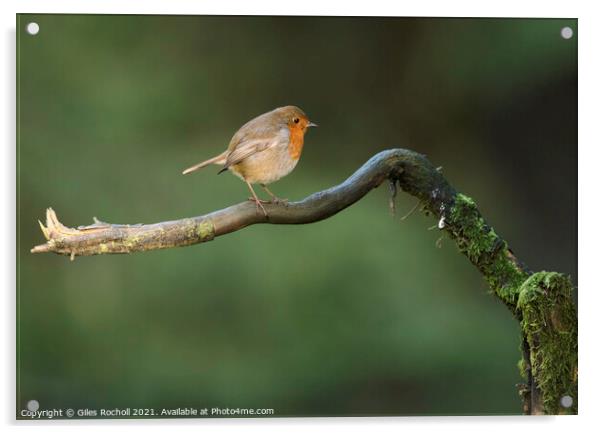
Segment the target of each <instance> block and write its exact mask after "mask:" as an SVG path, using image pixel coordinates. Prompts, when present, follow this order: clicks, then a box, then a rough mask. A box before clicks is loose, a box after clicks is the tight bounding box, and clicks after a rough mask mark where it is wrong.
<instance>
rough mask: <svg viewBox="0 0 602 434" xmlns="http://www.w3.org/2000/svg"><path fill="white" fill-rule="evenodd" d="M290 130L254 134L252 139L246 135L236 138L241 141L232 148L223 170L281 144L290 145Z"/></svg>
mask: <svg viewBox="0 0 602 434" xmlns="http://www.w3.org/2000/svg"><path fill="white" fill-rule="evenodd" d="M288 135H289V132H288V129H286V128H284V129H281V130H280V131H278V132H277V133H276V134H274V133H273V132H272V131H266V132H264V134H261V135H259V134H254V137H253V138H251V137H249V136H246V135H242V136H239V137H236V136H235V137H234V138H233V141H234V140H236V139H239V141H238V143H236V144H235V145H234V146H232V145H231V146H230V148H231V150H230V153H229V154H228V157H227V158H226V163H225V164H224V168H223V169H222V170H225V169H227V168H228V167H230V166H234V165H235V164H238V163H240V162H241V161H243V160H244V159H246V158H249V157H250V156H251V155H254V154H257V153H259V152H262V151H265V150H266V149H269V148H271V147H274V146H277V145H278V144H280V143H288V138H289V137H288Z"/></svg>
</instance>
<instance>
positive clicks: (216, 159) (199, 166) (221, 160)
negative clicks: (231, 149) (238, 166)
mask: <svg viewBox="0 0 602 434" xmlns="http://www.w3.org/2000/svg"><path fill="white" fill-rule="evenodd" d="M227 157H228V150H225V151H224V152H222V153H221V154H219V155H218V156H217V157H213V158H210V159H209V160H205V161H203V162H201V163H198V164H195V165H194V166H191V167H189V168H188V169H186V170H184V171H183V172H182V175H186V174H187V173H190V172H194V171H195V170H199V169H202V168H203V167H205V166H209V165H210V164H225V163H226V158H227Z"/></svg>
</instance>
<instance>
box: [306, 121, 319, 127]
mask: <svg viewBox="0 0 602 434" xmlns="http://www.w3.org/2000/svg"><path fill="white" fill-rule="evenodd" d="M317 126H318V124H314V123H313V122H310V123H308V124H307V128H309V127H317Z"/></svg>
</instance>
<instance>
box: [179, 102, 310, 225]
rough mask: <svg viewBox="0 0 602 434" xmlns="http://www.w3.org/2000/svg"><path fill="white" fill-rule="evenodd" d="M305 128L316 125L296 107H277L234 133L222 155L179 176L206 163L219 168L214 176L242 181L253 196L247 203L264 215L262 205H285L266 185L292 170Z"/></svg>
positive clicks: (191, 168) (300, 148)
mask: <svg viewBox="0 0 602 434" xmlns="http://www.w3.org/2000/svg"><path fill="white" fill-rule="evenodd" d="M309 127H317V125H316V124H314V123H313V122H310V120H309V118H308V117H307V115H306V114H305V113H304V112H303V110H301V109H300V108H299V107H295V106H292V105H289V106H286V107H279V108H277V109H274V110H272V111H271V112H267V113H264V114H262V115H260V116H257V117H256V118H255V119H252V120H250V121H249V122H247V123H246V124H244V125H243V126H242V127H241V128H240V129H239V130H238V131H237V132H236V134H234V136H233V137H232V140H230V144H229V145H228V149H226V150H225V151H224V152H222V153H221V154H219V155H218V156H216V157H213V158H210V159H209V160H206V161H203V162H201V163H198V164H195V165H194V166H192V167H189V168H188V169H186V170H184V171H183V172H182V173H183V174H184V175H186V174H187V173H191V172H194V171H195V170H199V169H202V168H203V167H205V166H208V165H210V164H219V165H223V167H222V169H221V170H220V171H219V172H218V173H222V172H224V171H226V170H229V171H231V172H232V173H234V174H235V175H236V176H238V177H239V178H240V179H242V180H243V181H244V182H245V183H246V184H247V186H248V187H249V190H251V194H252V195H253V197H252V198H249V200H252V201H254V202H255V204H256V205H257V208H258V209H259V208H260V207H261V209H262V210H263V213H264V214H265V215H266V216H267V215H268V214H267V212H266V210H265V208H264V207H263V203H280V202H286V200H285V199H280V198H278V197H276V195H275V194H274V193H272V192H271V191H270V190H269V189H268V187H267V185H268V184H271V183H272V182H274V181H278V180H279V179H280V178H282V177H284V176H286V175H288V174H289V173H291V171H292V170H293V169H294V168H295V166H296V165H297V162H298V161H299V158H300V157H301V151H302V150H303V138H304V137H305V133H306V132H307V129H308V128H309ZM251 184H259V185H261V187H262V188H263V189H264V190H265V191H266V192H267V193H268V194H269V195H270V197H271V200H270V201H262V200H260V199H259V198H258V197H257V195H256V194H255V190H253V186H252V185H251Z"/></svg>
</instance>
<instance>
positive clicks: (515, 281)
mask: <svg viewBox="0 0 602 434" xmlns="http://www.w3.org/2000/svg"><path fill="white" fill-rule="evenodd" d="M448 223H449V224H448V227H447V229H448V232H449V233H450V235H451V237H452V238H453V239H454V241H456V244H457V245H458V248H459V249H460V251H461V252H462V253H463V254H465V255H466V256H467V257H468V259H469V260H470V261H471V262H472V263H473V264H474V265H476V266H477V267H478V268H479V270H480V271H481V272H482V273H483V275H484V277H485V280H486V281H487V283H488V284H489V286H490V287H491V289H492V290H493V291H494V292H495V293H496V294H497V295H498V297H500V298H501V299H502V300H503V301H504V302H505V303H506V304H507V305H508V306H509V307H511V308H514V307H515V306H516V300H517V297H518V290H519V287H520V285H521V283H522V282H523V281H524V280H525V279H526V278H527V274H526V273H525V272H524V271H523V270H521V269H520V268H519V267H517V265H516V263H515V262H514V261H513V260H512V259H511V258H512V257H513V256H512V255H511V253H510V251H509V249H508V245H507V244H506V242H505V241H503V240H502V239H501V238H500V237H499V236H498V235H497V234H496V232H495V231H494V230H493V228H492V227H491V226H489V225H488V224H487V223H486V222H485V220H484V219H483V217H482V216H481V213H480V212H479V210H478V208H477V204H476V203H475V202H474V200H472V199H471V198H470V197H468V196H466V195H464V194H461V193H459V194H457V195H456V197H455V200H454V204H453V206H452V208H451V210H450V213H449V222H448Z"/></svg>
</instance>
